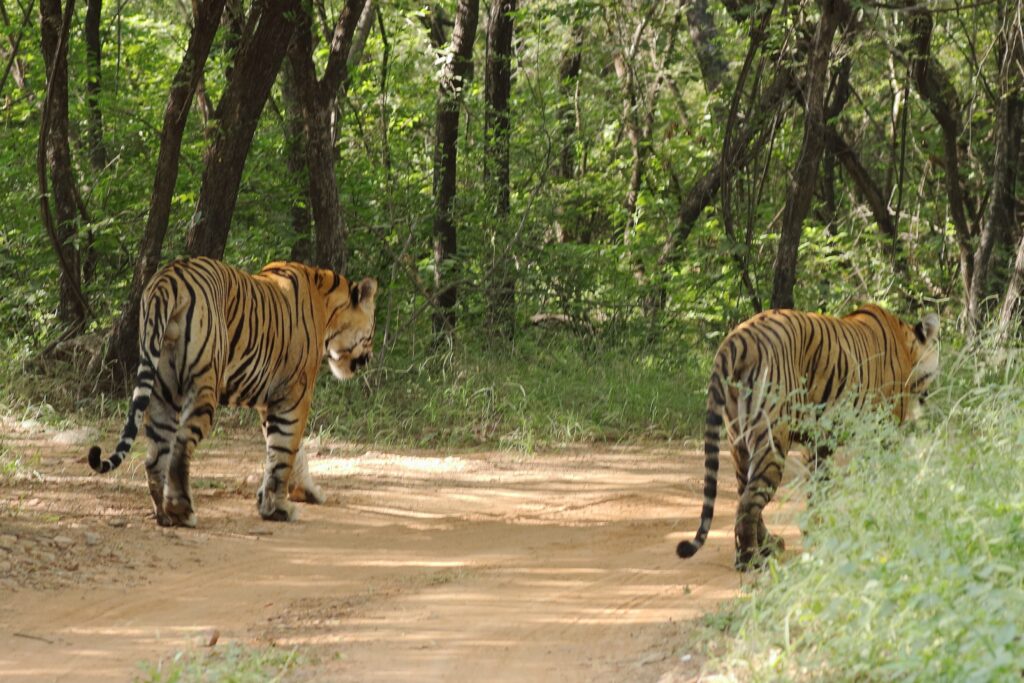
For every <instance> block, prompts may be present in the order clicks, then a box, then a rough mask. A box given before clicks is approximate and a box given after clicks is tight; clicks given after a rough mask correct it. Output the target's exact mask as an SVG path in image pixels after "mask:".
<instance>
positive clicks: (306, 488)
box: [288, 482, 327, 505]
mask: <svg viewBox="0 0 1024 683" xmlns="http://www.w3.org/2000/svg"><path fill="white" fill-rule="evenodd" d="M288 499H289V500H293V501H295V502H296V503H306V504H308V505H323V503H324V501H325V500H327V496H325V495H324V492H323V491H322V490H321V489H320V487H319V486H317V485H316V484H314V483H312V482H309V483H307V484H304V485H299V486H293V487H292V490H291V491H289V492H288Z"/></svg>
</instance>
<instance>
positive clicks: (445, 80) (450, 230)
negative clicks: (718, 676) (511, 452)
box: [433, 0, 480, 334]
mask: <svg viewBox="0 0 1024 683" xmlns="http://www.w3.org/2000/svg"><path fill="white" fill-rule="evenodd" d="M479 12H480V2H479V0H459V4H458V10H457V12H456V15H455V27H454V28H453V29H452V39H451V49H450V50H449V51H448V52H447V53H446V54H445V55H444V57H443V64H442V67H441V76H440V82H439V84H438V93H437V121H436V125H435V129H434V130H435V134H434V182H433V185H434V187H433V193H434V230H433V232H434V287H435V291H436V292H437V294H436V296H437V304H438V310H437V311H436V313H435V314H434V319H433V322H434V331H435V333H438V334H441V333H447V334H450V333H451V332H452V330H453V329H454V327H455V303H456V301H457V289H456V284H455V280H456V279H457V277H458V268H457V266H456V259H457V257H458V253H457V247H458V241H457V231H456V226H455V217H454V215H453V204H454V202H455V181H456V172H457V169H458V163H457V162H458V159H457V150H458V148H457V142H458V138H459V105H460V103H461V102H462V95H463V90H464V88H465V87H466V85H467V84H468V81H469V76H470V73H471V68H472V65H473V43H474V41H475V39H476V25H477V19H478V15H479Z"/></svg>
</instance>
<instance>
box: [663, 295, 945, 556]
mask: <svg viewBox="0 0 1024 683" xmlns="http://www.w3.org/2000/svg"><path fill="white" fill-rule="evenodd" d="M938 324H939V323H938V318H937V317H936V316H935V315H934V314H931V315H928V316H925V318H924V319H923V320H922V321H921V322H919V323H918V324H917V325H916V326H914V327H911V326H910V325H908V324H906V323H904V322H902V321H901V320H899V318H897V317H895V316H893V315H892V314H891V313H889V312H887V311H885V310H884V309H882V308H880V307H878V306H874V305H868V306H864V307H862V308H860V309H858V310H857V311H854V312H853V313H851V314H849V315H847V316H845V317H843V318H835V317H832V316H826V315H820V314H816V313H806V312H802V311H795V310H774V311H767V312H764V313H761V314H758V315H756V316H754V317H752V318H751V319H749V320H747V321H746V322H744V323H742V324H740V325H739V326H737V327H736V328H735V329H734V330H733V331H732V332H730V334H729V335H728V336H727V337H726V339H725V340H724V341H723V342H722V344H721V346H720V347H719V349H718V352H717V353H716V355H715V360H714V366H713V370H712V373H711V380H710V383H709V388H708V399H707V414H706V420H705V422H706V430H705V448H704V450H705V482H704V491H705V495H704V506H703V508H702V511H701V523H700V527H699V529H698V531H697V535H696V537H695V539H694V540H693V541H685V542H682V543H680V544H679V547H678V549H677V551H678V553H679V555H680V556H681V557H690V556H692V555H693V554H694V553H696V552H697V550H698V549H699V548H700V547H701V546H702V545H703V544H704V541H705V540H706V538H707V534H708V532H709V531H710V528H711V520H712V517H713V514H714V503H715V498H716V495H717V484H718V453H719V441H720V438H721V427H722V425H725V426H726V430H727V432H728V435H729V439H730V442H731V445H732V449H731V450H732V455H733V459H734V461H735V463H736V479H737V487H738V490H739V495H740V504H739V509H738V511H737V520H736V548H737V566H738V567H741V568H746V567H748V566H750V565H751V564H752V563H754V562H757V561H759V560H760V559H762V558H764V557H766V556H768V555H770V554H771V553H772V552H774V551H775V550H779V549H781V548H782V542H781V539H778V538H776V537H775V536H773V535H771V534H769V533H768V531H767V529H766V528H765V526H764V521H763V519H762V515H761V511H762V510H763V508H764V506H765V505H767V503H768V502H769V501H770V500H771V498H772V496H773V495H774V492H775V490H776V488H777V487H778V485H779V482H780V481H781V478H782V472H783V469H784V464H785V455H786V452H787V451H788V450H789V447H790V445H791V444H792V443H793V442H794V441H800V440H801V434H800V432H799V425H806V424H807V421H808V420H810V421H814V420H816V419H817V418H818V417H820V415H821V413H822V412H824V411H825V410H827V409H828V408H829V407H831V406H833V405H835V404H836V403H837V402H838V401H840V400H843V401H846V402H848V403H849V404H850V405H852V406H853V407H854V409H855V410H863V409H864V408H865V407H866V406H868V405H875V404H878V403H881V402H887V401H889V402H892V410H893V413H894V415H895V416H896V418H897V419H898V420H899V421H901V422H902V421H903V420H906V419H909V418H911V417H913V414H914V412H915V408H916V407H917V405H918V403H919V402H920V401H921V400H923V398H922V396H923V392H926V390H927V387H928V385H929V384H930V383H931V382H932V380H933V379H934V378H935V376H936V375H937V373H938V351H937V348H936V345H935V341H936V339H937V335H938ZM828 455H829V453H828V452H826V451H825V450H824V449H822V450H820V451H818V452H816V453H815V457H816V458H818V459H824V458H826V457H827V456H828Z"/></svg>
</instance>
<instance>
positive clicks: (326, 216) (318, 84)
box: [288, 0, 365, 273]
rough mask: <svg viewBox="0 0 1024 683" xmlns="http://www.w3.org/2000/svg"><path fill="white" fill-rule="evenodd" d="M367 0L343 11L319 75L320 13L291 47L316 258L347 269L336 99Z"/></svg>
mask: <svg viewBox="0 0 1024 683" xmlns="http://www.w3.org/2000/svg"><path fill="white" fill-rule="evenodd" d="M364 2H365V0H347V2H346V3H345V7H344V9H343V10H342V12H341V14H340V15H339V16H338V21H337V24H336V25H335V27H334V31H333V36H332V39H331V46H330V52H329V53H328V57H327V66H326V67H325V69H324V75H323V76H322V77H321V78H320V79H319V80H318V79H317V77H316V67H315V65H314V64H313V50H314V46H315V41H314V39H313V36H314V31H313V26H314V25H315V22H314V19H313V17H312V16H310V15H308V14H304V15H303V16H301V17H300V19H299V24H298V27H297V28H296V32H295V39H294V40H293V41H292V45H291V47H290V48H289V50H288V62H289V65H290V67H291V74H292V75H293V76H294V78H295V91H296V94H297V95H298V100H299V104H300V111H301V113H302V127H303V132H304V138H305V150H306V169H307V178H308V180H309V198H310V208H311V211H312V215H313V225H314V250H313V254H314V255H313V262H314V263H315V264H316V265H317V266H320V267H321V268H329V269H331V270H334V271H336V272H339V273H344V272H346V267H347V262H348V249H347V234H346V233H347V230H346V226H345V220H344V216H343V215H342V210H341V199H340V197H339V196H338V185H337V181H336V180H335V155H334V122H333V116H332V114H333V108H334V100H335V97H336V96H337V93H338V90H339V89H340V88H344V84H345V82H346V80H347V78H348V56H349V53H350V51H351V48H352V39H353V36H354V34H355V31H356V27H357V25H358V24H359V21H360V17H361V13H362V10H363V6H364Z"/></svg>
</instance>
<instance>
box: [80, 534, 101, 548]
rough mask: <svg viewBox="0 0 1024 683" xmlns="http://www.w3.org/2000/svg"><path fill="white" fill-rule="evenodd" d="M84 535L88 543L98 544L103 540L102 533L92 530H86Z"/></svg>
mask: <svg viewBox="0 0 1024 683" xmlns="http://www.w3.org/2000/svg"><path fill="white" fill-rule="evenodd" d="M82 537H83V539H84V540H85V544H86V545H98V544H99V542H100V540H101V539H100V535H99V534H97V533H95V532H92V531H86V532H85V534H83V536H82Z"/></svg>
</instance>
